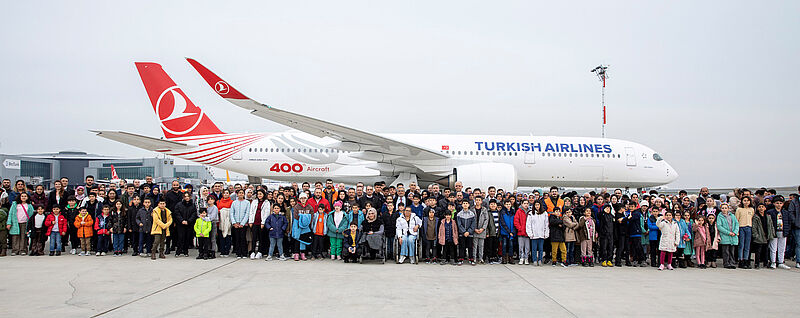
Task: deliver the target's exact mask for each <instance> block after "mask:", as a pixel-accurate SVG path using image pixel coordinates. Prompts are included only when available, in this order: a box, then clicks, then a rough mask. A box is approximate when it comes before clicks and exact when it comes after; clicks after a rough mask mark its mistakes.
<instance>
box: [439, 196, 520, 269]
mask: <svg viewBox="0 0 800 318" xmlns="http://www.w3.org/2000/svg"><path fill="white" fill-rule="evenodd" d="M513 205H514V204H513V203H512V202H511V201H510V200H505V201H504V202H503V209H502V210H501V211H500V217H499V223H500V228H499V229H500V231H499V232H500V240H501V241H500V244H501V246H502V248H503V260H502V262H501V264H509V263H511V262H513V261H514V260H513V256H514V234H516V233H517V231H516V229H514V215H515V213H516V210H515V209H514V206H513ZM440 231H441V229H440ZM526 239H527V237H526ZM440 244H441V243H440Z"/></svg>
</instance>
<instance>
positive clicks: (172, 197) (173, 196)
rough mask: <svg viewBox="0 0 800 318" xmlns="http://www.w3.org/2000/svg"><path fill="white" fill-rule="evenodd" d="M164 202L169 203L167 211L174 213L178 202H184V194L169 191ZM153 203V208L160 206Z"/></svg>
mask: <svg viewBox="0 0 800 318" xmlns="http://www.w3.org/2000/svg"><path fill="white" fill-rule="evenodd" d="M164 201H166V203H167V209H169V210H170V211H172V210H173V209H175V205H177V204H178V202H181V201H183V192H180V191H177V192H176V191H172V190H169V191H167V192H166V194H164ZM151 203H152V204H153V206H156V205H158V202H151Z"/></svg>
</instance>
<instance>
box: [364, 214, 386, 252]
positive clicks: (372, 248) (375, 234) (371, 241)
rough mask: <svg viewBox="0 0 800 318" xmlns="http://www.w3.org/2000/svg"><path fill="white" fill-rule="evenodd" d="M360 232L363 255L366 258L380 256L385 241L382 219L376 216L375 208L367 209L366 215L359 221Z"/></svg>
mask: <svg viewBox="0 0 800 318" xmlns="http://www.w3.org/2000/svg"><path fill="white" fill-rule="evenodd" d="M361 232H363V233H364V235H363V236H362V237H361V242H360V243H362V244H363V249H364V254H363V255H364V256H365V257H367V258H368V259H376V258H382V257H383V252H384V245H383V244H384V243H385V239H384V235H383V221H382V220H381V218H379V217H378V211H377V210H375V208H369V209H368V210H367V217H366V218H364V222H362V223H361Z"/></svg>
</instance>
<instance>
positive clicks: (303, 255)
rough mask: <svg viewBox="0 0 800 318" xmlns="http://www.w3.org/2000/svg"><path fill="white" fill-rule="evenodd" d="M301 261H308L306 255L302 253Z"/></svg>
mask: <svg viewBox="0 0 800 318" xmlns="http://www.w3.org/2000/svg"><path fill="white" fill-rule="evenodd" d="M300 259H302V260H304V261H305V260H308V258H306V253H300Z"/></svg>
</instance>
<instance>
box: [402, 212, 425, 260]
mask: <svg viewBox="0 0 800 318" xmlns="http://www.w3.org/2000/svg"><path fill="white" fill-rule="evenodd" d="M396 225H397V231H396V233H397V241H398V243H399V244H400V259H399V263H400V264H402V263H403V262H405V260H406V257H408V258H410V259H411V260H410V262H411V264H414V263H416V262H417V260H416V255H417V244H416V243H417V236H419V227H420V226H422V220H420V219H419V217H417V215H416V214H413V213H412V211H411V207H407V208H405V210H404V211H403V217H401V218H397V224H396Z"/></svg>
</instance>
